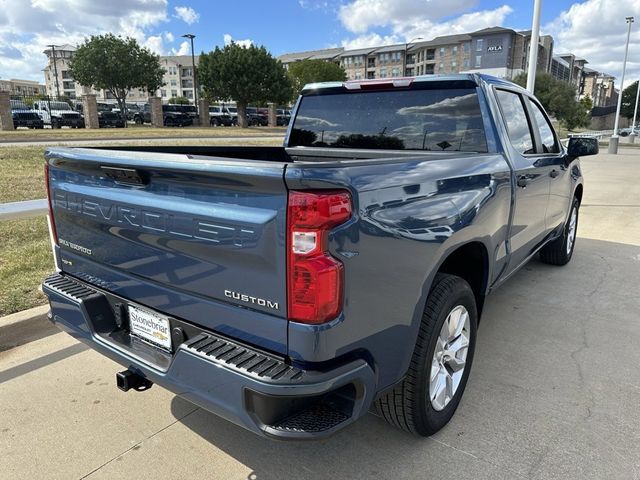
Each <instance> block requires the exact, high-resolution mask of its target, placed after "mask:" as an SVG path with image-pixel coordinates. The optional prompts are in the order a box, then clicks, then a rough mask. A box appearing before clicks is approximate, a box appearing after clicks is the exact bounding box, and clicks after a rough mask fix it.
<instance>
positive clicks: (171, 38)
mask: <svg viewBox="0 0 640 480" xmlns="http://www.w3.org/2000/svg"><path fill="white" fill-rule="evenodd" d="M164 39H165V40H166V41H167V42H169V43H173V41H174V40H175V37H174V36H173V33H171V32H164Z"/></svg>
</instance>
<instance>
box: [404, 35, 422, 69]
mask: <svg viewBox="0 0 640 480" xmlns="http://www.w3.org/2000/svg"><path fill="white" fill-rule="evenodd" d="M416 40H422V37H416V38H414V39H413V40H410V41H408V42H407V43H405V44H404V56H403V57H402V76H403V77H406V76H407V48H409V45H411V44H412V43H413V42H415V41H416Z"/></svg>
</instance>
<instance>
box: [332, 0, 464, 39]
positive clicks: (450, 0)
mask: <svg viewBox="0 0 640 480" xmlns="http://www.w3.org/2000/svg"><path fill="white" fill-rule="evenodd" d="M475 4H476V0H393V1H389V0H355V1H353V2H351V3H348V4H345V5H342V6H341V7H340V9H339V11H338V18H339V19H340V21H341V22H342V24H343V25H344V27H345V28H346V29H347V30H349V31H350V32H353V33H364V32H367V31H368V30H369V29H370V28H372V27H386V26H392V27H393V26H398V25H404V26H408V25H410V24H411V23H412V22H414V21H416V19H418V20H421V21H424V20H431V21H433V20H437V19H440V18H443V17H447V16H451V15H455V14H458V13H461V12H463V11H465V10H467V9H469V8H471V7H473V6H474V5H475Z"/></svg>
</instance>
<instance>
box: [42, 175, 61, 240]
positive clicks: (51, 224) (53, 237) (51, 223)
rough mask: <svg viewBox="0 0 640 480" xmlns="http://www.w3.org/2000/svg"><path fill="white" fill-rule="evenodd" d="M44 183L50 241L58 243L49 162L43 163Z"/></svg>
mask: <svg viewBox="0 0 640 480" xmlns="http://www.w3.org/2000/svg"><path fill="white" fill-rule="evenodd" d="M44 183H45V185H46V187H47V203H48V205H49V217H48V220H49V232H50V234H51V241H52V242H54V243H55V244H56V245H58V232H57V231H56V224H55V221H54V219H53V197H52V196H51V187H50V186H49V164H48V163H45V164H44Z"/></svg>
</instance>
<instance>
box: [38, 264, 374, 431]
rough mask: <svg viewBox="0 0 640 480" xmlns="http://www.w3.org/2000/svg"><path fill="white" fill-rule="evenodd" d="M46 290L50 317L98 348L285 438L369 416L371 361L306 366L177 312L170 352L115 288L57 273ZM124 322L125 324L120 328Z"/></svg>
mask: <svg viewBox="0 0 640 480" xmlns="http://www.w3.org/2000/svg"><path fill="white" fill-rule="evenodd" d="M43 291H44V292H45V294H46V295H47V296H48V297H49V302H50V305H51V313H50V319H51V320H52V321H53V322H54V323H55V324H56V325H57V326H58V327H60V328H61V329H62V330H64V331H66V332H67V333H69V334H70V335H72V336H73V337H75V338H76V339H78V340H80V341H82V342H84V343H86V344H87V345H89V346H90V347H92V348H93V349H95V350H97V351H99V352H100V353H102V354H104V355H106V356H107V357H109V358H111V359H112V360H114V361H116V362H118V363H120V364H122V365H123V366H125V367H127V368H129V369H130V370H132V371H135V372H136V373H138V374H140V375H142V376H144V377H146V378H147V379H149V380H151V381H152V382H154V383H157V384H159V385H161V386H163V387H165V388H167V389H168V390H170V391H172V392H174V393H175V394H177V395H179V396H181V397H183V398H185V399H187V400H189V401H191V402H193V403H195V404H196V405H198V406H200V407H202V408H204V409H206V410H208V411H210V412H212V413H215V414H217V415H219V416H221V417H223V418H225V419H227V420H229V421H231V422H233V423H235V424H237V425H240V426H242V427H245V428H247V429H249V430H251V431H253V432H255V433H257V434H259V435H263V436H268V437H272V438H280V439H312V438H322V437H326V436H329V435H331V434H333V433H335V432H337V431H339V430H341V429H342V428H344V427H346V426H347V425H349V424H350V423H352V422H353V421H355V420H356V419H358V418H359V417H361V416H362V415H364V414H365V413H366V412H367V411H368V409H369V407H370V405H371V402H372V401H373V396H374V391H375V375H374V372H373V370H372V369H371V367H370V366H369V364H368V363H366V362H365V361H364V360H361V359H358V360H353V361H351V362H349V363H346V364H342V365H339V366H334V367H332V368H331V369H330V370H323V371H319V370H305V369H301V368H298V367H296V366H293V365H290V364H289V363H288V361H287V359H285V358H282V357H278V356H275V355H272V354H270V353H267V352H263V351H260V350H258V349H254V348H252V347H250V346H248V345H244V344H240V343H238V342H236V341H234V340H230V339H227V338H225V337H222V336H219V335H217V334H215V333H213V332H207V331H204V330H202V329H200V328H199V327H196V326H193V325H190V324H187V323H185V322H182V321H180V320H177V319H171V327H172V329H173V330H175V327H180V330H181V334H180V337H181V338H180V341H176V337H174V353H173V354H170V353H168V352H164V351H162V350H160V349H157V348H155V347H153V346H151V345H149V344H146V343H143V342H141V341H139V340H137V339H135V338H132V337H130V336H129V335H128V333H127V331H126V322H124V324H123V322H122V320H121V318H122V315H119V314H118V302H119V301H121V302H125V303H126V301H125V300H123V299H119V297H115V296H113V295H111V294H109V293H108V292H104V291H101V290H99V289H96V288H95V287H93V286H90V285H87V284H85V283H83V282H80V281H78V280H77V279H75V278H73V277H70V276H67V275H61V274H55V275H53V276H51V277H49V278H48V279H47V280H45V282H44V284H43ZM118 324H120V325H121V326H120V327H119V326H118Z"/></svg>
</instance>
